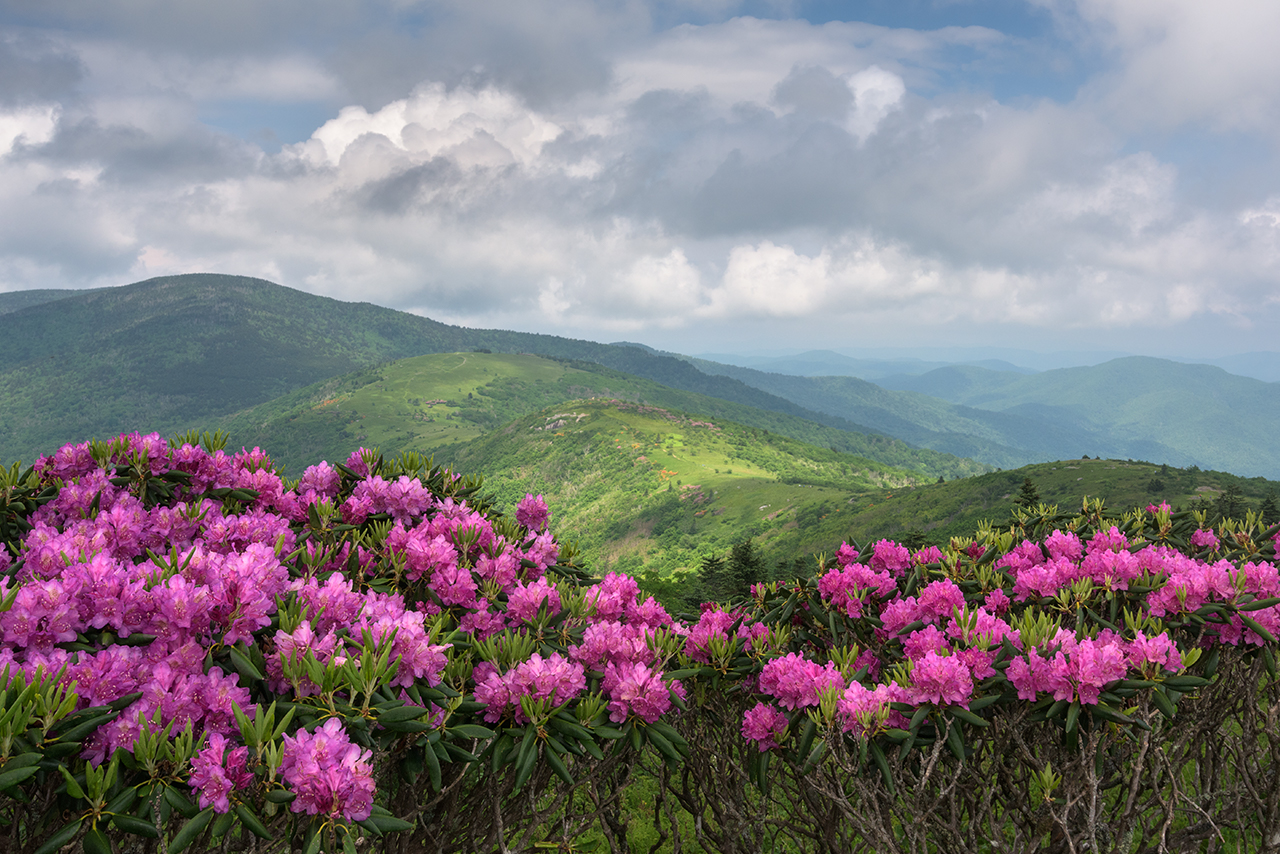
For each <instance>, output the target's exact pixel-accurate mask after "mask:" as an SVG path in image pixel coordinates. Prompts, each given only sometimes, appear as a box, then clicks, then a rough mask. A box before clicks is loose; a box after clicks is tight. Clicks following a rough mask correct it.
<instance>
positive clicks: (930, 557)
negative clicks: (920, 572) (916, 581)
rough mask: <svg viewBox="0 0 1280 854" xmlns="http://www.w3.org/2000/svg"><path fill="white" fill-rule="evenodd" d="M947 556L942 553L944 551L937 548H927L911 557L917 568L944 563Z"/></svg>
mask: <svg viewBox="0 0 1280 854" xmlns="http://www.w3.org/2000/svg"><path fill="white" fill-rule="evenodd" d="M946 559H947V556H946V555H944V554H943V553H942V549H940V548H938V547H937V546H925V547H924V548H922V549H920V550H919V551H917V552H916V553H915V554H913V555H912V556H911V563H912V564H913V565H915V566H923V565H925V564H929V563H942V562H943V561H944V560H946Z"/></svg>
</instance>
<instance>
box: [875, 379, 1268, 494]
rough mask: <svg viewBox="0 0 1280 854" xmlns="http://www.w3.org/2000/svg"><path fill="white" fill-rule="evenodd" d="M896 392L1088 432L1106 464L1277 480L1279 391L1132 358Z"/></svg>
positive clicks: (917, 382) (927, 382)
mask: <svg viewBox="0 0 1280 854" xmlns="http://www.w3.org/2000/svg"><path fill="white" fill-rule="evenodd" d="M896 385H897V386H898V387H899V388H913V389H915V390H918V391H922V392H924V393H926V394H933V395H937V396H939V397H946V399H948V400H950V401H953V402H955V403H961V404H967V405H969V406H973V407H981V408H982V409H987V410H994V411H998V412H1002V413H1006V414H1011V415H1018V416H1022V417H1026V418H1029V419H1034V420H1038V421H1040V422H1043V423H1054V424H1059V425H1064V428H1067V429H1080V430H1085V431H1090V432H1092V433H1094V434H1096V435H1098V436H1099V437H1106V439H1107V442H1106V444H1105V445H1104V444H1100V445H1095V446H1092V447H1096V448H1098V449H1100V450H1101V451H1102V452H1103V453H1104V454H1113V455H1115V456H1124V457H1135V458H1138V457H1141V458H1144V459H1160V460H1162V461H1165V462H1168V463H1170V464H1171V465H1198V466H1200V467H1203V468H1213V469H1225V470H1228V471H1233V472H1237V473H1239V474H1243V475H1250V476H1252V475H1264V476H1267V477H1280V443H1277V442H1276V441H1275V425H1276V424H1277V423H1280V384H1277V383H1265V382H1262V381H1260V380H1254V379H1249V378H1247V377H1240V376H1235V375H1233V374H1228V373H1227V372H1226V371H1224V370H1222V369H1221V368H1216V367H1211V366H1208V365H1187V364H1182V363H1179V362H1171V361H1167V360H1164V359H1152V358H1148V357H1143V356H1131V357H1128V358H1123V359H1115V360H1112V361H1110V362H1106V363H1104V364H1101V365H1096V366H1093V367H1088V368H1065V369H1061V370H1055V371H1045V372H1044V373H1041V374H1035V375H1033V376H1025V377H1014V376H1011V375H1008V374H1003V373H996V372H991V371H984V370H983V369H981V368H947V369H942V370H941V371H934V372H932V373H930V374H925V375H924V376H921V377H898V378H896ZM1090 447H1091V446H1089V445H1083V446H1081V451H1080V452H1082V453H1089V452H1090ZM1092 453H1097V451H1096V450H1095V451H1092ZM1063 456H1065V455H1063Z"/></svg>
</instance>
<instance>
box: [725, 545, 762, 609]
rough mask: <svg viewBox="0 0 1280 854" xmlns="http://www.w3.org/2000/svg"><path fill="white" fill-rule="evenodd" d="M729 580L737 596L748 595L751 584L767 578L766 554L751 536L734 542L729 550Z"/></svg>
mask: <svg viewBox="0 0 1280 854" xmlns="http://www.w3.org/2000/svg"><path fill="white" fill-rule="evenodd" d="M729 580H730V582H731V583H732V584H733V590H734V597H735V598H737V597H744V596H746V595H748V593H749V592H750V590H751V585H753V584H759V583H760V582H761V581H764V580H765V562H764V555H762V554H761V553H760V549H759V548H758V547H757V546H756V544H755V541H754V540H753V539H751V538H750V537H748V538H747V539H745V540H743V541H742V542H740V543H734V544H733V549H732V550H730V552H729Z"/></svg>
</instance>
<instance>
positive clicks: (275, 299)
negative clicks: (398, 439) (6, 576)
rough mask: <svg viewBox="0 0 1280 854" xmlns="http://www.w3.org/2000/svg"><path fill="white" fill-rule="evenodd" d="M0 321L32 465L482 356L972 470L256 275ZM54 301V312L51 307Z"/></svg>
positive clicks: (621, 360)
mask: <svg viewBox="0 0 1280 854" xmlns="http://www.w3.org/2000/svg"><path fill="white" fill-rule="evenodd" d="M45 295H46V296H48V297H49V299H50V301H47V302H44V303H42V304H36V305H28V306H26V307H24V308H20V309H17V310H14V311H11V312H9V313H8V314H5V315H3V318H4V319H3V321H0V323H2V324H3V329H4V332H5V334H4V335H3V336H0V365H3V366H4V367H3V370H0V459H10V460H12V459H28V460H30V459H32V458H34V456H35V455H36V454H38V453H47V452H48V451H49V449H50V448H51V447H57V446H58V445H60V444H62V443H65V442H69V441H82V440H83V439H84V438H86V437H89V436H108V435H112V434H113V433H118V432H120V431H124V430H134V429H145V430H157V431H160V432H163V433H173V432H177V431H181V430H185V429H188V428H199V429H205V428H207V427H208V426H209V425H210V424H211V423H212V422H213V421H215V420H217V419H220V418H223V417H226V416H228V415H230V414H231V413H233V412H238V411H240V410H243V409H246V408H249V407H252V406H255V405H259V404H263V403H266V402H268V401H270V400H273V399H275V398H277V397H280V396H281V395H286V394H289V393H292V392H296V391H297V390H298V389H300V388H304V387H306V386H308V385H312V384H315V383H323V382H326V381H329V380H332V379H333V378H335V377H339V376H344V375H346V374H348V373H351V372H353V371H358V370H361V369H368V368H371V367H373V366H375V365H378V364H380V363H383V362H386V361H390V360H394V359H400V358H405V357H409V356H415V355H421V354H426V353H441V352H457V351H467V350H492V351H496V352H507V353H538V354H540V355H544V356H549V357H554V358H561V359H579V360H583V361H590V362H595V363H598V364H602V365H606V366H608V367H610V368H612V369H614V370H615V371H623V372H626V373H629V374H633V375H637V376H640V377H643V378H646V379H649V380H652V381H654V382H657V383H660V384H662V385H666V386H669V387H672V388H675V389H680V390H683V391H687V392H695V393H699V394H704V395H707V396H709V397H716V398H720V399H722V400H725V401H728V402H731V403H735V404H738V405H740V406H743V407H757V408H760V409H763V410H767V411H771V412H776V413H780V414H782V415H785V416H790V417H791V418H792V419H807V420H809V421H812V422H815V423H817V424H821V425H824V426H825V427H827V428H831V429H830V433H829V434H828V439H827V440H826V441H828V443H829V444H833V445H836V446H837V447H841V448H842V449H845V450H856V451H857V452H859V453H865V454H867V455H870V456H880V457H883V458H884V459H885V460H886V461H887V462H892V463H895V464H902V465H908V466H911V467H914V468H917V469H918V470H920V471H922V472H932V471H934V469H938V470H939V471H946V470H955V471H961V470H964V471H969V472H973V471H980V470H982V468H983V467H982V466H981V465H978V464H974V463H969V462H963V461H958V460H954V459H950V458H946V457H943V456H939V455H938V454H936V453H932V452H929V451H918V450H915V449H912V448H910V447H909V446H908V445H907V444H906V443H904V442H902V441H901V440H897V439H893V438H890V437H887V436H883V435H876V434H874V431H868V430H866V429H865V428H861V427H860V426H859V425H857V424H853V423H852V422H849V421H848V420H846V419H842V418H839V417H837V416H832V415H828V414H822V413H816V412H810V411H808V410H805V409H804V408H803V407H800V406H798V405H797V404H795V403H792V402H790V401H787V400H784V399H782V398H779V397H777V396H774V395H771V394H768V393H767V392H763V391H761V390H759V389H755V388H752V387H750V386H748V385H746V384H744V383H740V382H737V381H736V380H732V379H728V378H722V377H713V376H708V375H707V374H704V373H702V372H700V371H698V370H697V369H696V368H694V367H692V366H691V365H688V364H686V363H684V362H682V361H680V360H678V359H675V358H672V357H670V356H663V355H655V354H653V353H650V352H646V351H645V350H642V349H639V348H636V347H626V346H623V347H613V346H610V345H606V344H597V343H595V342H590V341H575V340H572V339H567V338H558V337H555V336H549V335H535V334H532V333H520V332H508V331H504V330H484V329H479V330H477V329H464V328H462V327H456V326H449V325H447V324H443V323H439V322H437V321H434V320H430V319H427V318H423V317H418V316H416V315H411V314H407V313H405V312H399V311H394V310H392V309H387V308H382V307H379V306H374V305H371V304H368V303H344V302H339V301H337V300H332V299H328V298H326V297H317V296H313V295H311V294H306V293H303V292H301V291H296V290H292V289H290V288H285V287H282V286H280V285H275V284H272V283H270V282H266V281H263V280H261V279H252V278H247V277H239V276H223V275H218V274H190V275H185V276H170V277H163V278H158V279H150V280H147V281H145V282H138V283H135V284H132V285H126V286H123V287H118V288H103V289H99V290H95V291H90V292H86V293H82V294H77V295H74V296H62V292H45ZM55 299H56V301H54V300H55Z"/></svg>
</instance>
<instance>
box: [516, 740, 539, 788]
mask: <svg viewBox="0 0 1280 854" xmlns="http://www.w3.org/2000/svg"><path fill="white" fill-rule="evenodd" d="M525 738H526V739H527V740H528V741H529V749H527V750H526V749H525V747H524V745H522V746H521V750H520V758H519V764H518V765H517V767H516V784H515V788H516V790H517V791H519V790H520V789H521V788H523V787H524V784H525V783H527V782H529V778H530V777H531V776H533V767H534V765H535V764H537V760H538V750H537V748H536V747H534V746H533V743H534V741H536V739H535V738H534V737H533V736H525Z"/></svg>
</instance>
